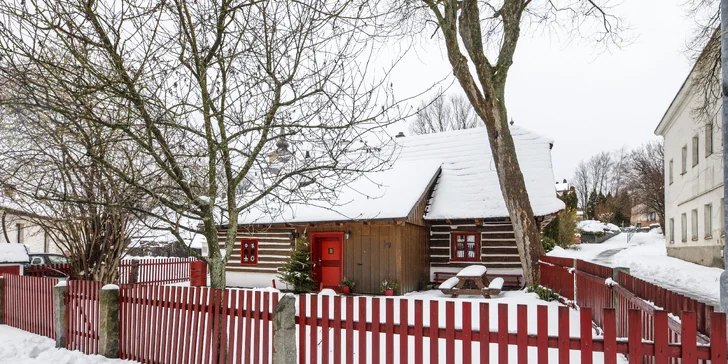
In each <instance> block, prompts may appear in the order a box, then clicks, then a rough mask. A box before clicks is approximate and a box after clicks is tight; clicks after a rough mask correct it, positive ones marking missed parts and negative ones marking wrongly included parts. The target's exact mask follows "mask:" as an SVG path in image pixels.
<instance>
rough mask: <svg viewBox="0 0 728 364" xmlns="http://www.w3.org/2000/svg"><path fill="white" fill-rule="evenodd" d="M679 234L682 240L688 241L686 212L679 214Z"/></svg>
mask: <svg viewBox="0 0 728 364" xmlns="http://www.w3.org/2000/svg"><path fill="white" fill-rule="evenodd" d="M680 235H681V236H682V241H688V215H686V214H682V215H681V216H680Z"/></svg>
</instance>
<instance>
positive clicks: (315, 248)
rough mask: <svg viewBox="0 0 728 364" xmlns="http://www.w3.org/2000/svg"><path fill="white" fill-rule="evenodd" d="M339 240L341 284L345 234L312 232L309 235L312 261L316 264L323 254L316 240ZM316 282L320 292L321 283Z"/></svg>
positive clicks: (338, 232)
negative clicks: (332, 238)
mask: <svg viewBox="0 0 728 364" xmlns="http://www.w3.org/2000/svg"><path fill="white" fill-rule="evenodd" d="M331 237H334V238H339V240H340V241H341V259H340V260H339V261H340V264H341V267H340V269H339V282H341V280H342V279H344V232H343V231H316V232H310V233H308V240H309V242H310V246H311V261H312V262H316V256H317V254H321V247H320V246H319V245H320V244H318V243H317V242H316V238H331ZM320 279H321V278H320V277H319V281H318V282H316V283H317V284H318V286H316V290H317V291H318V290H320V287H321V281H320ZM334 290H338V287H337V288H334Z"/></svg>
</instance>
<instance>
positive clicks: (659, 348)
mask: <svg viewBox="0 0 728 364" xmlns="http://www.w3.org/2000/svg"><path fill="white" fill-rule="evenodd" d="M654 315H655V318H654V324H655V327H654V328H655V337H654V341H655V362H656V363H667V361H668V356H667V351H668V350H669V347H668V332H669V330H668V326H667V312H665V311H655V314H654Z"/></svg>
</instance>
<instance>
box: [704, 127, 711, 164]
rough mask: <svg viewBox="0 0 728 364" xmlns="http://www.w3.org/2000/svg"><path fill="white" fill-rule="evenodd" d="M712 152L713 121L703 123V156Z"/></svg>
mask: <svg viewBox="0 0 728 364" xmlns="http://www.w3.org/2000/svg"><path fill="white" fill-rule="evenodd" d="M711 154H713V122H709V123H707V124H706V125H705V158H708V157H709V156H710V155H711Z"/></svg>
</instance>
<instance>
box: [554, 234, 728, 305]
mask: <svg viewBox="0 0 728 364" xmlns="http://www.w3.org/2000/svg"><path fill="white" fill-rule="evenodd" d="M627 236H628V234H627V233H622V234H619V235H617V236H615V237H613V238H611V239H609V240H607V241H605V242H604V243H601V244H581V245H579V249H578V250H572V249H562V248H559V247H556V248H555V249H554V250H553V251H551V252H549V253H548V255H550V256H556V257H567V258H577V259H582V260H586V261H590V262H593V263H596V264H601V265H605V266H610V267H626V268H629V269H630V274H631V275H633V276H635V277H638V278H641V279H644V280H646V281H648V282H652V283H655V284H657V285H659V286H662V287H664V288H668V289H670V290H672V291H675V292H679V293H681V294H684V295H686V296H689V297H693V298H696V299H698V300H701V301H703V302H705V303H709V304H713V305H717V304H718V302H719V301H720V289H719V282H720V274H721V273H722V272H723V270H722V269H719V268H710V267H704V266H702V265H699V264H694V263H690V262H686V261H684V260H680V259H677V258H672V257H668V256H667V250H666V249H665V237H664V236H663V235H662V234H660V233H659V232H657V231H656V230H653V231H650V232H649V233H635V234H634V236H633V237H632V240H630V242H629V243H627Z"/></svg>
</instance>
